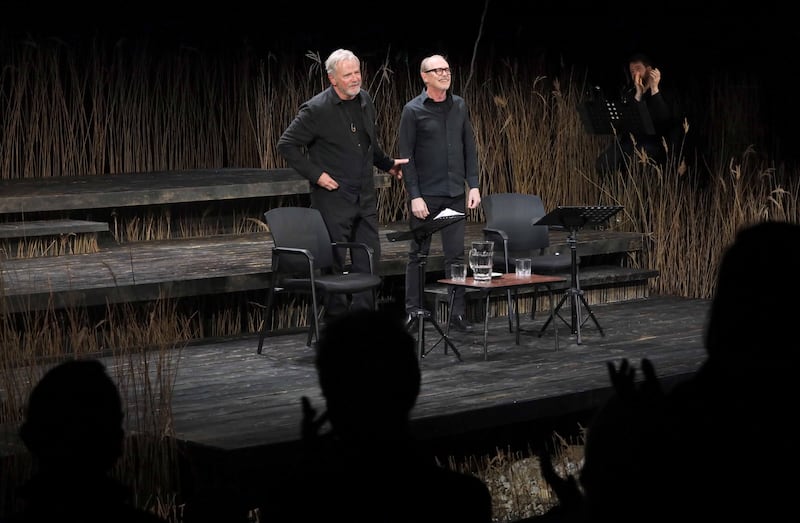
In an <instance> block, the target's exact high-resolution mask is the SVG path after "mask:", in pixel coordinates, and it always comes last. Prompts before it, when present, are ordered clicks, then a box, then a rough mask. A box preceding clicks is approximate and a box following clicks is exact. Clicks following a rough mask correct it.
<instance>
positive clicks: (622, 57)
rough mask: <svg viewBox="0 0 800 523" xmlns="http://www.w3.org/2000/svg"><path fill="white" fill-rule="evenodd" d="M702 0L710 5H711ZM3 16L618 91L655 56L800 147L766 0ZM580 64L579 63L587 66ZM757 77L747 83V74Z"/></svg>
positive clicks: (67, 28)
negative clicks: (734, 97)
mask: <svg viewBox="0 0 800 523" xmlns="http://www.w3.org/2000/svg"><path fill="white" fill-rule="evenodd" d="M701 4H702V5H701ZM5 9H6V11H5V13H4V14H3V16H0V30H2V33H3V35H4V37H11V38H26V37H28V36H35V37H37V38H41V37H52V38H59V39H62V40H64V41H65V42H70V43H80V42H88V41H91V40H92V39H94V38H97V37H101V38H107V39H111V40H114V39H120V38H132V39H133V38H141V37H147V38H148V40H149V41H151V42H152V43H153V45H154V46H155V47H156V48H157V46H159V45H164V46H165V48H170V49H174V47H175V45H176V44H179V45H188V46H194V47H197V48H198V49H201V50H209V51H213V50H220V49H225V48H237V47H240V46H241V45H242V43H243V42H246V43H247V44H248V45H251V46H253V47H254V48H256V49H257V50H259V51H262V52H265V53H266V52H270V53H274V54H277V55H280V53H283V52H290V53H295V55H294V56H300V55H302V54H304V53H305V52H306V51H314V52H318V53H319V55H320V56H322V57H323V58H324V57H325V56H327V54H328V53H329V52H330V51H332V50H333V49H335V48H338V47H345V48H349V49H351V50H353V51H354V52H355V53H356V54H357V55H359V56H360V57H362V59H365V60H369V61H370V62H373V61H374V62H375V63H380V62H381V61H382V60H383V59H384V57H386V56H387V54H388V53H391V54H392V56H393V57H397V56H401V57H404V58H407V59H408V60H409V62H410V63H412V64H418V63H419V60H420V59H421V58H422V57H424V56H427V55H429V54H432V53H441V54H444V55H445V56H448V57H449V58H450V60H451V62H458V63H467V62H468V61H469V60H470V59H471V58H472V57H473V54H474V55H475V57H476V59H478V60H502V59H505V58H510V57H513V58H521V59H523V60H524V59H530V60H537V61H540V62H543V63H545V64H548V67H550V68H551V69H550V70H552V71H555V70H558V69H559V68H560V69H562V70H563V68H564V67H573V66H574V67H576V68H581V69H580V70H583V68H584V67H585V68H586V69H585V70H586V71H588V76H589V78H588V81H589V83H590V84H593V85H597V86H600V87H601V88H602V89H603V90H604V92H605V93H606V94H607V95H608V96H609V97H611V96H614V95H616V94H617V93H618V92H619V90H620V87H621V86H622V85H623V84H625V83H626V82H628V77H627V59H628V58H629V57H630V56H631V55H632V54H633V53H635V52H644V53H646V54H648V55H649V56H650V57H651V58H652V60H653V62H654V63H655V65H656V66H657V67H659V68H660V69H661V71H662V85H663V86H664V87H670V88H673V89H676V88H677V89H678V90H682V91H683V92H687V91H689V88H691V89H692V90H694V89H697V88H699V89H704V88H705V85H707V83H708V81H709V79H711V78H717V79H719V78H728V77H730V78H732V80H731V81H747V82H751V83H753V82H755V83H757V84H758V88H759V90H760V92H761V93H762V96H763V101H764V107H765V114H766V115H767V116H766V118H767V121H766V125H767V126H768V127H769V128H770V129H771V132H773V133H774V134H775V135H778V136H781V137H782V139H781V141H782V142H784V147H783V148H782V150H783V153H784V154H786V155H787V156H792V155H793V156H795V157H798V156H800V143H799V142H800V141H798V140H797V136H798V132H797V131H796V130H795V127H796V125H795V123H794V120H795V117H796V115H797V114H798V112H799V111H798V102H796V100H797V99H798V97H797V95H796V94H794V93H793V83H792V82H793V80H792V78H793V77H794V76H795V75H796V73H794V72H793V71H792V66H793V65H794V62H795V58H796V52H795V50H796V49H797V48H798V44H797V43H796V39H797V34H798V32H800V30H798V27H797V24H796V23H795V22H794V19H793V17H792V16H790V14H789V13H788V10H787V9H782V10H778V9H776V8H773V7H772V6H771V5H770V4H768V3H765V2H760V3H754V4H750V5H744V6H742V7H740V8H733V7H731V4H725V3H720V5H708V2H701V1H700V0H696V1H695V2H688V1H685V0H681V2H678V3H676V2H670V3H669V4H668V7H667V4H666V3H664V2H661V3H660V4H659V5H654V6H653V5H650V4H643V3H641V2H640V3H638V4H630V5H625V3H624V2H623V3H615V4H614V5H613V6H612V7H608V6H605V5H600V4H598V3H596V2H592V3H570V2H556V1H547V2H539V1H510V0H505V1H503V0H464V1H461V2H456V1H447V2H438V3H436V2H424V1H415V2H409V1H405V2H395V3H389V2H382V3H378V2H367V1H356V2H350V3H345V2H342V1H341V0H337V1H329V2H318V1H311V2H309V1H305V2H304V1H302V0H292V1H289V0H273V1H267V2H257V1H253V2H239V1H228V2H220V3H217V4H208V3H196V4H189V3H178V4H175V3H171V2H167V1H163V2H136V3H110V2H109V3H106V4H96V3H92V4H86V5H83V4H80V3H77V4H66V3H61V4H56V5H45V4H39V3H36V2H20V1H13V2H11V3H8V4H7V6H6V8H5ZM576 70H577V69H576ZM743 79H746V80H743Z"/></svg>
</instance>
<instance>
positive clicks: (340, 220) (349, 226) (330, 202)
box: [311, 190, 381, 316]
mask: <svg viewBox="0 0 800 523" xmlns="http://www.w3.org/2000/svg"><path fill="white" fill-rule="evenodd" d="M311 205H312V206H314V207H315V208H316V209H318V210H319V212H320V214H322V219H323V220H324V221H325V225H326V227H327V228H328V233H329V234H330V236H331V241H334V242H358V243H365V244H367V245H368V246H369V247H371V248H372V262H373V264H374V267H375V268H376V270H377V266H378V262H379V261H380V258H381V242H380V237H379V232H378V210H377V206H376V203H375V199H374V198H372V199H370V200H368V201H365V200H364V199H363V198H362V199H359V201H357V202H352V201H350V200H349V199H348V198H346V197H345V196H344V195H343V194H342V193H340V192H339V191H338V190H337V191H325V192H324V193H322V192H321V191H319V190H317V191H314V192H313V193H312V197H311ZM351 262H352V263H351V265H350V272H369V258H368V256H367V254H366V253H365V252H364V251H363V250H360V249H355V250H354V251H353V257H352V260H351ZM344 266H345V258H344V256H343V255H342V253H337V257H336V266H335V270H337V271H339V272H342V271H343V270H344ZM325 308H326V311H327V312H326V314H327V315H329V316H334V315H337V314H341V313H343V312H345V311H346V310H348V308H349V309H351V310H356V309H374V308H375V300H374V299H373V293H372V292H371V291H366V292H359V293H357V294H354V295H353V296H352V297H351V301H350V303H349V304H348V301H347V298H346V297H345V296H343V295H333V296H331V297H330V299H329V300H328V303H327V304H326V305H325Z"/></svg>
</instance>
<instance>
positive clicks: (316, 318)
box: [306, 287, 327, 347]
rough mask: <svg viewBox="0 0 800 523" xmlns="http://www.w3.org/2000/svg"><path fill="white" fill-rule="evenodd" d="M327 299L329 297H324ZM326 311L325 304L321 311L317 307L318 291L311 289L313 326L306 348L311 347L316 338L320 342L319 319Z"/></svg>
mask: <svg viewBox="0 0 800 523" xmlns="http://www.w3.org/2000/svg"><path fill="white" fill-rule="evenodd" d="M324 299H327V297H324ZM324 311H325V304H324V303H323V305H322V308H321V309H319V308H318V307H317V291H316V289H314V287H311V325H310V326H309V330H308V339H307V340H306V347H311V342H312V339H314V338H316V340H317V341H319V319H320V314H322V313H323V312H324Z"/></svg>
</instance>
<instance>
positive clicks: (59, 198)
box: [0, 168, 391, 215]
mask: <svg viewBox="0 0 800 523" xmlns="http://www.w3.org/2000/svg"><path fill="white" fill-rule="evenodd" d="M390 183H391V176H389V175H388V174H383V173H377V172H376V174H375V185H376V187H387V186H389V184H390ZM310 191H311V188H310V186H309V183H308V180H306V179H305V178H303V177H302V176H300V175H299V174H298V173H297V172H296V171H295V170H294V169H288V168H284V169H192V170H184V171H160V172H145V173H122V174H100V175H93V176H60V177H52V178H36V179H28V178H25V179H16V180H0V194H2V195H3V197H2V198H0V214H23V215H24V214H31V213H42V212H57V211H87V210H89V211H91V210H93V209H113V208H120V207H136V206H154V205H171V204H178V203H193V202H209V201H219V200H235V199H245V198H247V199H252V198H266V197H269V196H285V195H294V194H308V193H309V192H310Z"/></svg>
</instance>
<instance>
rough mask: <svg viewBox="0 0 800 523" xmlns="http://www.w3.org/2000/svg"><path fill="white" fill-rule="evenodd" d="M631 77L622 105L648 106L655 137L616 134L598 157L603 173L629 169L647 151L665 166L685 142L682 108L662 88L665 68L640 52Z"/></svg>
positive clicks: (630, 66) (630, 62)
mask: <svg viewBox="0 0 800 523" xmlns="http://www.w3.org/2000/svg"><path fill="white" fill-rule="evenodd" d="M628 74H629V75H630V84H629V85H628V86H627V87H626V88H625V89H624V90H623V93H622V100H621V102H622V103H623V104H629V103H630V104H637V105H638V104H644V106H645V107H644V108H646V113H647V114H649V117H650V120H651V121H652V122H653V128H654V130H655V134H646V133H644V132H637V133H631V132H621V133H619V134H618V135H616V136H615V138H614V141H613V142H612V143H611V144H610V145H609V146H608V147H606V149H605V150H604V151H603V152H602V153H601V154H600V156H599V157H598V158H597V170H598V172H600V173H615V172H617V171H618V170H620V169H623V168H625V170H628V168H627V165H628V163H629V162H632V161H636V158H637V155H636V151H639V152H642V151H643V152H644V153H646V155H647V157H649V159H650V160H651V161H653V162H655V163H656V164H658V165H662V166H663V165H664V164H665V163H666V162H667V159H668V158H669V155H670V153H672V152H675V148H676V147H678V146H679V145H680V143H681V135H682V127H681V125H682V122H681V117H680V109H679V108H678V106H677V103H676V100H675V98H674V96H672V95H670V94H669V93H667V92H664V90H663V89H662V87H661V69H659V68H657V67H654V66H653V64H652V62H651V61H650V58H649V57H648V56H647V55H645V54H642V53H637V54H634V55H633V56H631V58H630V59H629V60H628Z"/></svg>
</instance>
